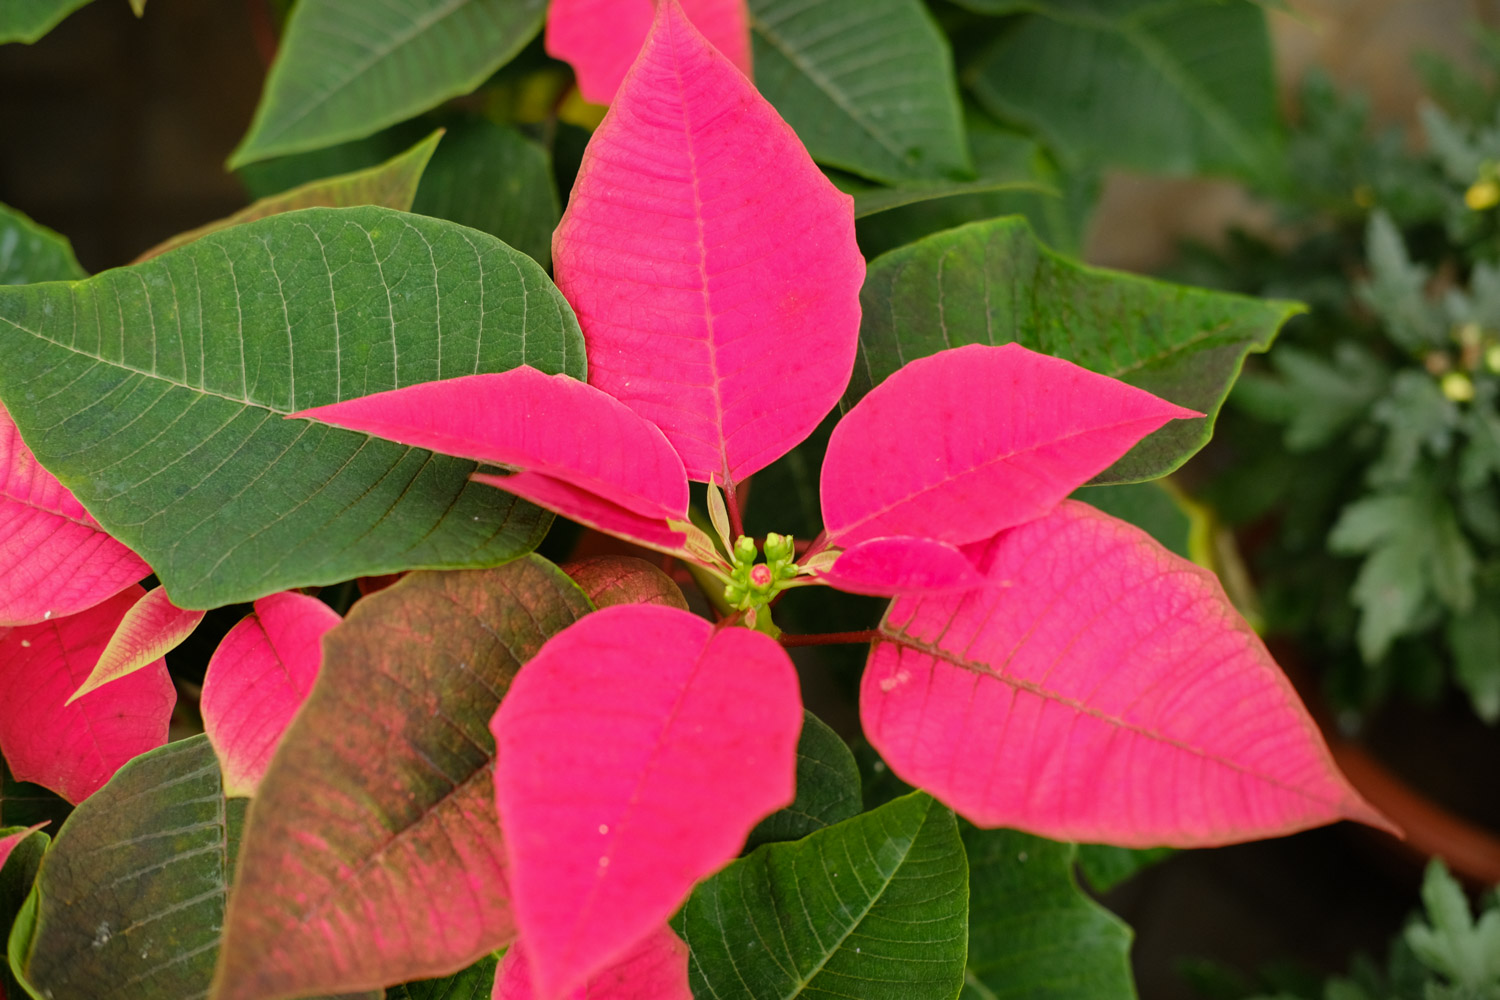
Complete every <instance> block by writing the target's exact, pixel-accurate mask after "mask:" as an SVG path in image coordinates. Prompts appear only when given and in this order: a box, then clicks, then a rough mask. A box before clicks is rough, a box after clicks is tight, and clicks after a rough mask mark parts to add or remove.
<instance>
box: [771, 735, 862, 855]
mask: <svg viewBox="0 0 1500 1000" xmlns="http://www.w3.org/2000/svg"><path fill="white" fill-rule="evenodd" d="M859 808H860V788H859V765H857V764H856V763H855V762H854V754H852V753H850V752H849V747H848V746H847V745H845V743H844V741H843V740H842V739H840V738H839V734H838V733H835V732H834V731H833V730H832V729H830V728H828V725H827V724H826V723H824V722H823V720H822V719H819V718H818V717H817V716H816V715H813V714H812V713H811V712H803V713H802V735H801V737H800V738H798V740H797V798H796V800H795V801H794V802H793V803H792V804H791V805H789V806H787V807H786V808H785V809H782V810H780V811H778V812H774V813H772V814H771V815H769V816H767V817H766V818H765V819H763V820H761V821H760V824H759V825H757V826H756V828H755V829H754V830H751V831H750V836H749V837H747V838H746V840H745V853H749V852H750V851H752V850H754V849H755V848H757V847H759V846H760V845H761V844H769V843H775V842H778V841H785V840H801V839H802V838H803V837H806V836H807V835H808V834H810V833H815V832H817V831H818V830H821V829H823V828H824V827H829V826H833V825H834V824H835V823H840V822H842V821H844V820H846V819H850V818H851V817H853V816H857V815H859Z"/></svg>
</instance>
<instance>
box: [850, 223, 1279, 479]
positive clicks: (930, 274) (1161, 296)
mask: <svg viewBox="0 0 1500 1000" xmlns="http://www.w3.org/2000/svg"><path fill="white" fill-rule="evenodd" d="M860 303H861V305H862V306H863V309H864V315H863V318H862V320H861V323H860V331H859V354H858V357H857V359H856V361H855V365H854V375H853V377H852V378H851V380H850V383H849V389H848V392H847V393H846V394H845V396H844V405H845V406H846V407H847V406H852V405H853V404H854V403H855V402H857V401H858V400H859V399H860V398H861V397H863V396H864V394H865V393H867V392H868V391H869V390H870V389H872V388H873V387H874V386H876V385H878V384H879V383H881V382H882V381H884V380H885V379H886V378H887V377H889V376H890V375H891V374H892V373H894V372H895V371H896V370H897V369H899V368H900V367H901V366H902V365H904V364H906V363H907V362H909V361H912V360H915V359H916V358H921V357H926V356H928V355H931V354H936V353H937V352H938V351H941V350H944V349H946V348H950V347H960V346H962V345H965V344H1004V343H1008V342H1012V341H1013V342H1016V343H1019V344H1022V345H1023V346H1025V347H1029V348H1031V349H1032V350H1036V351H1041V352H1042V353H1045V354H1051V355H1054V356H1056V357H1060V358H1066V359H1067V360H1069V361H1072V362H1074V363H1076V364H1079V365H1082V366H1083V367H1085V368H1089V369H1092V370H1093V371H1096V372H1100V373H1102V374H1104V375H1109V376H1112V377H1114V378H1119V379H1122V380H1123V381H1125V382H1128V383H1130V384H1131V385H1134V386H1138V387H1139V388H1142V389H1145V390H1146V391H1148V392H1152V393H1155V394H1156V395H1158V396H1161V397H1162V398H1164V399H1168V400H1171V401H1172V402H1174V403H1177V404H1178V405H1180V406H1186V407H1189V408H1191V409H1194V410H1197V411H1198V412H1200V413H1205V414H1207V417H1206V418H1204V419H1196V420H1174V421H1171V422H1170V423H1169V424H1168V425H1167V426H1166V427H1163V428H1162V429H1161V430H1159V431H1157V432H1156V433H1154V434H1152V435H1150V436H1148V437H1147V438H1146V439H1145V440H1143V441H1142V442H1141V443H1140V444H1138V445H1136V447H1135V448H1133V449H1131V451H1130V452H1129V453H1127V454H1126V455H1125V456H1124V457H1123V458H1121V459H1120V461H1118V462H1116V463H1115V464H1114V465H1113V466H1111V467H1110V468H1109V469H1108V470H1106V471H1105V472H1104V473H1103V474H1102V475H1100V476H1099V477H1098V478H1097V479H1096V480H1095V481H1096V482H1097V483H1101V484H1102V483H1117V482H1134V481H1137V480H1141V479H1151V478H1155V477H1156V476H1160V475H1164V474H1166V473H1168V472H1170V471H1172V470H1173V469H1174V468H1176V467H1177V466H1178V465H1180V464H1182V463H1183V462H1184V461H1186V460H1187V458H1188V457H1189V456H1190V455H1192V454H1193V453H1194V452H1196V451H1197V450H1198V449H1199V448H1201V447H1202V446H1203V444H1204V443H1205V442H1207V440H1208V438H1209V435H1210V433H1211V432H1212V428H1213V420H1214V417H1215V416H1216V415H1217V413H1218V411H1219V407H1220V406H1221V405H1222V403H1223V401H1224V397H1225V395H1226V394H1227V393H1228V391H1229V387H1230V386H1231V385H1232V384H1233V383H1234V380H1235V378H1236V377H1237V376H1238V375H1239V370H1240V366H1241V364H1243V362H1244V358H1245V355H1246V354H1248V353H1249V352H1251V351H1263V350H1265V349H1266V348H1267V347H1269V346H1270V343H1271V340H1272V338H1274V337H1275V335H1276V332H1277V330H1278V329H1280V327H1281V324H1282V323H1284V322H1285V321H1286V320H1287V319H1288V318H1289V317H1290V316H1292V315H1294V314H1295V313H1297V312H1299V311H1301V307H1300V306H1299V305H1297V304H1296V303H1290V302H1275V301H1265V300H1259V299H1250V298H1245V297H1243V296H1239V295H1230V294H1226V293H1223V292H1212V291H1206V290H1202V289H1196V288H1185V287H1183V286H1180V285H1170V284H1166V283H1165V282H1159V281H1151V280H1148V279H1145V278H1138V277H1135V276H1133V275H1127V274H1122V273H1119V272H1113V271H1106V270H1102V269H1099V268H1091V267H1084V266H1083V265H1081V264H1077V263H1075V262H1073V261H1071V260H1068V259H1067V258H1064V257H1061V256H1059V255H1057V254H1054V253H1052V252H1051V251H1050V250H1048V249H1047V248H1045V247H1043V246H1042V245H1041V244H1040V243H1039V242H1038V241H1037V239H1036V237H1035V236H1034V235H1033V233H1032V231H1031V229H1030V227H1029V226H1028V225H1027V223H1026V222H1025V220H1023V219H1018V218H1014V217H1011V218H1004V219H993V220H990V221H988V222H977V223H973V224H972V225H968V226H963V227H961V228H958V229H951V230H948V231H946V232H941V233H936V234H934V235H932V236H929V237H927V238H926V239H923V240H919V241H918V242H916V243H913V244H910V245H909V246H905V247H902V248H900V249H898V250H893V251H891V252H890V253H888V254H885V255H883V256H881V257H878V258H876V259H875V260H874V261H872V262H871V263H870V267H869V272H868V274H867V276H866V278H865V284H864V288H863V289H862V290H861V291H860Z"/></svg>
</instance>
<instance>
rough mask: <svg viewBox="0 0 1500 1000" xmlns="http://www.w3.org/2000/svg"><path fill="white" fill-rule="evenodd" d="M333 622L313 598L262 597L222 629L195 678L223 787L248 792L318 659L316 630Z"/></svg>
mask: <svg viewBox="0 0 1500 1000" xmlns="http://www.w3.org/2000/svg"><path fill="white" fill-rule="evenodd" d="M339 621H340V618H339V616H338V613H337V612H335V611H334V610H333V609H332V608H330V607H329V606H328V605H326V604H324V603H323V602H322V601H320V600H318V599H317V598H316V597H308V596H307V595H305V594H297V593H292V592H284V593H280V594H271V595H270V596H268V597H262V598H261V599H260V600H258V601H256V602H255V611H254V612H253V613H252V614H250V615H248V616H247V617H246V618H245V619H244V620H242V621H241V622H240V623H239V624H237V625H235V626H234V628H232V629H230V630H229V633H228V634H227V635H225V636H224V639H223V641H222V642H220V643H219V648H218V649H216V650H214V655H213V657H212V658H211V659H210V660H209V661H208V672H207V673H206V674H205V675H204V678H203V700H202V704H201V707H202V710H203V730H204V732H206V733H207V734H208V739H209V742H211V743H212V744H213V747H214V753H216V754H217V755H218V757H219V765H220V768H221V769H222V770H223V772H224V794H225V795H228V796H231V797H236V796H249V795H253V794H254V793H255V788H256V786H257V785H259V784H260V779H261V777H262V776H263V775H264V774H265V773H266V766H267V765H268V764H269V763H270V762H271V755H272V754H273V753H274V752H275V751H276V744H277V743H278V742H279V741H280V740H281V734H282V733H283V732H284V731H285V730H286V727H287V725H288V724H290V723H291V721H292V716H294V715H296V714H297V709H299V708H301V707H302V702H303V701H304V700H306V698H307V695H308V692H309V691H311V690H312V686H313V682H314V681H315V680H317V678H318V669H319V668H320V667H321V666H322V663H323V645H322V644H323V636H325V635H327V634H328V632H329V631H330V630H331V629H333V627H334V626H336V625H337V624H338V623H339Z"/></svg>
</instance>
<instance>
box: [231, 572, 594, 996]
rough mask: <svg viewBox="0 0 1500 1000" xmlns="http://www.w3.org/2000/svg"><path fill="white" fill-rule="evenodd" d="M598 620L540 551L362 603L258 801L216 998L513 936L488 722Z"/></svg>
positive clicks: (351, 976) (405, 972) (303, 984)
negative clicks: (508, 696) (575, 628)
mask: <svg viewBox="0 0 1500 1000" xmlns="http://www.w3.org/2000/svg"><path fill="white" fill-rule="evenodd" d="M589 610H590V607H589V603H588V599H587V598H585V597H584V595H583V592H582V591H581V590H579V589H578V587H577V586H576V585H575V584H574V583H573V582H572V581H571V580H570V579H568V577H567V576H566V575H564V574H563V572H562V571H561V570H559V569H558V568H557V567H556V566H553V565H552V564H551V563H549V562H547V561H546V560H545V559H542V558H541V557H540V556H535V555H532V556H527V557H525V558H522V559H517V560H516V561H515V562H512V563H510V564H509V565H506V566H502V567H500V568H499V569H492V570H477V571H471V572H464V573H413V574H411V575H409V576H407V577H405V578H403V579H402V580H401V581H400V582H399V583H397V584H395V585H394V586H391V587H389V588H387V589H385V590H382V591H380V592H378V593H376V594H372V595H371V596H370V597H367V598H364V599H363V600H360V601H358V602H357V603H356V604H355V605H354V607H353V609H352V610H351V611H350V612H349V615H348V617H347V618H345V619H344V622H343V624H341V625H339V626H338V627H337V628H336V629H334V630H333V631H332V632H330V633H328V635H327V637H326V638H325V639H324V641H323V642H324V645H323V650H324V654H323V666H322V669H321V671H320V673H319V674H318V682H317V684H316V685H315V686H314V687H313V690H312V693H311V694H310V695H309V696H308V699H307V701H306V703H304V704H303V706H302V708H301V709H300V710H299V712H298V713H297V716H296V718H295V719H294V720H293V721H292V724H291V725H290V726H289V727H288V729H287V731H286V734H285V735H284V736H283V737H282V741H281V743H280V745H279V746H278V748H277V751H276V755H275V757H273V758H272V760H271V764H270V767H269V768H268V769H267V771H266V774H265V777H264V778H263V779H262V780H261V783H260V787H259V788H258V789H257V791H256V794H255V807H254V809H253V810H252V811H251V814H250V821H249V823H248V825H247V826H246V829H245V846H244V853H243V857H242V858H241V862H240V870H239V876H238V877H239V882H238V884H237V886H236V888H235V893H234V897H233V899H232V900H231V903H230V908H229V916H228V919H227V920H226V922H225V930H224V934H225V938H224V941H225V943H224V958H223V961H222V962H221V964H220V968H219V973H218V981H217V991H216V993H215V996H216V997H219V998H220V1000H251V998H255V1000H259V998H265V997H272V996H277V997H281V996H287V997H290V996H301V995H302V993H303V992H311V991H316V990H332V989H349V988H354V987H358V988H364V987H366V986H370V985H375V984H388V983H393V982H402V981H405V980H409V979H414V978H418V977H431V976H441V975H445V974H449V973H451V972H452V970H454V969H461V968H463V967H465V966H466V965H468V964H469V963H472V962H474V961H476V960H478V959H481V958H482V957H483V956H484V955H486V954H488V953H490V952H491V951H493V950H494V949H496V948H498V947H500V946H502V945H504V944H506V943H507V942H508V941H509V940H510V939H511V938H512V937H514V935H515V920H514V916H513V915H512V913H511V910H510V899H509V892H508V889H507V883H506V878H505V865H506V861H505V845H504V843H503V842H502V840H501V836H500V821H499V818H498V816H497V815H496V812H495V789H494V770H495V741H494V738H493V737H492V736H491V734H490V729H489V724H490V719H491V718H492V717H493V716H494V714H495V711H496V710H497V709H498V708H499V706H500V699H501V698H502V697H503V696H504V694H505V692H506V690H507V689H508V688H509V686H510V682H511V680H512V678H514V677H515V675H516V672H517V671H518V670H520V669H521V665H522V664H524V663H525V662H526V661H527V660H529V659H530V658H531V657H532V656H533V655H534V654H535V653H536V651H537V650H538V649H540V648H541V646H542V644H543V643H544V642H546V641H547V639H549V638H550V637H551V636H553V635H554V634H556V633H557V632H559V631H561V630H562V629H564V628H566V627H567V626H569V625H571V624H572V623H573V622H574V621H576V620H578V619H579V618H580V617H582V616H583V615H584V614H586V613H588V611H589ZM371 913H378V914H380V915H381V919H382V927H381V933H380V934H370V933H368V930H367V927H368V922H369V915H370V914H371Z"/></svg>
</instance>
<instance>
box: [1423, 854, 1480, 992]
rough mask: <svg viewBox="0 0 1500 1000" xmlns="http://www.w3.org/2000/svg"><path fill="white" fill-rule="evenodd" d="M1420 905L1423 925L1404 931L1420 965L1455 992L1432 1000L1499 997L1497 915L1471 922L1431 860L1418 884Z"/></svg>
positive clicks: (1459, 896) (1455, 888) (1456, 889)
mask: <svg viewBox="0 0 1500 1000" xmlns="http://www.w3.org/2000/svg"><path fill="white" fill-rule="evenodd" d="M1422 903H1423V905H1424V906H1425V907H1426V910H1427V923H1416V924H1413V925H1412V926H1411V927H1408V928H1407V929H1406V943H1407V944H1409V945H1411V948H1412V950H1413V951H1415V952H1416V953H1417V957H1418V958H1420V959H1421V960H1422V964H1424V965H1426V966H1427V967H1428V968H1430V969H1432V970H1434V971H1435V972H1440V973H1442V974H1443V975H1444V976H1446V977H1447V978H1448V979H1449V980H1451V981H1452V983H1453V985H1454V986H1456V987H1458V990H1456V991H1454V992H1451V993H1450V992H1448V991H1442V992H1440V993H1438V994H1437V997H1442V998H1449V997H1451V998H1452V1000H1460V998H1463V997H1474V998H1480V997H1492V996H1494V995H1495V994H1496V992H1497V991H1500V909H1490V910H1488V911H1487V912H1485V913H1484V915H1483V916H1481V917H1480V918H1479V920H1478V921H1475V920H1474V918H1473V916H1472V915H1471V914H1470V912H1469V901H1468V899H1466V898H1465V897H1464V893H1463V889H1462V888H1461V887H1460V886H1459V884H1458V883H1457V882H1456V881H1454V879H1453V876H1451V875H1449V874H1448V871H1447V869H1446V868H1444V867H1443V863H1442V862H1441V861H1439V860H1437V859H1436V858H1434V859H1433V860H1432V861H1430V862H1428V864H1427V874H1426V876H1425V877H1424V878H1423V879H1422Z"/></svg>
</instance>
